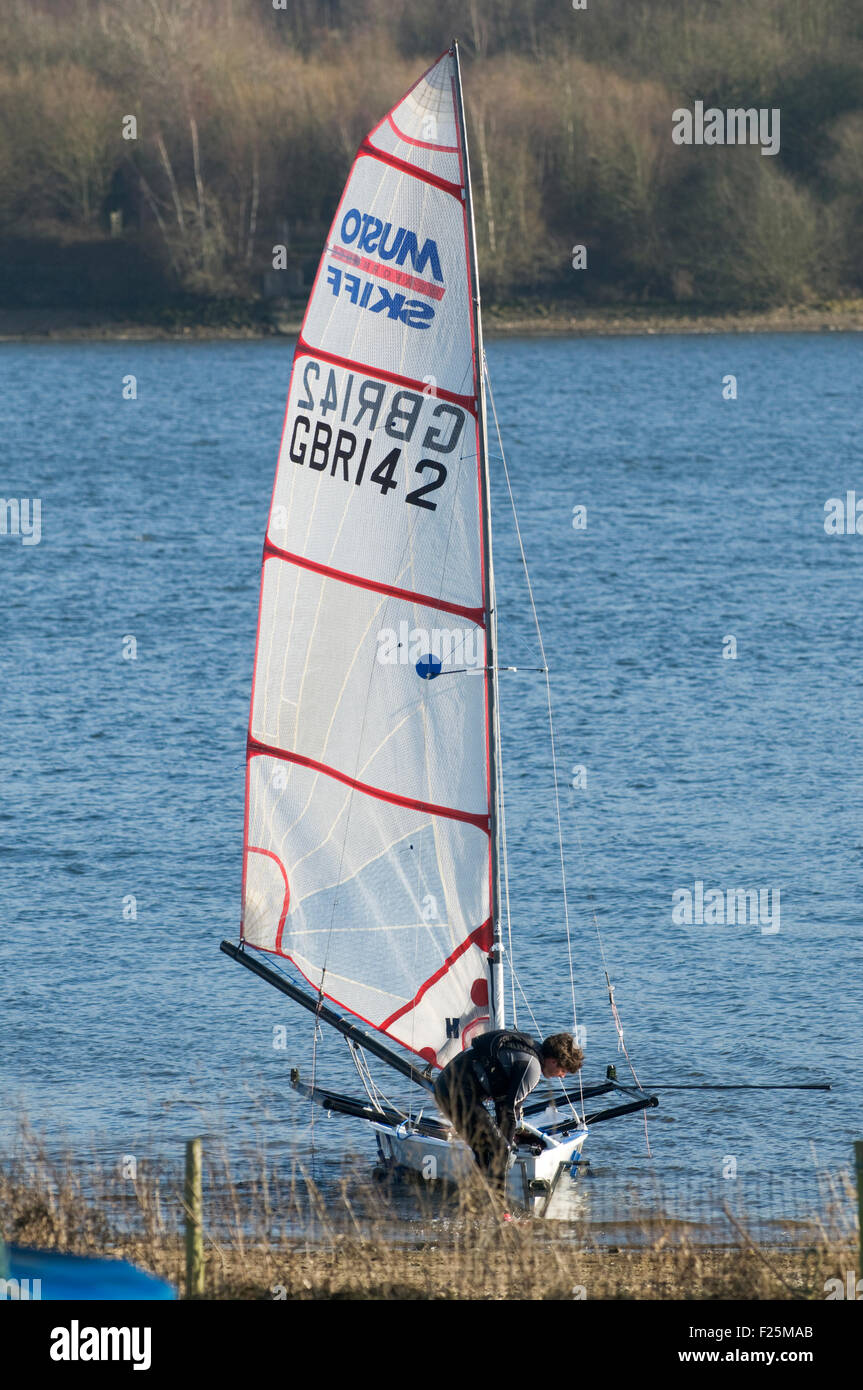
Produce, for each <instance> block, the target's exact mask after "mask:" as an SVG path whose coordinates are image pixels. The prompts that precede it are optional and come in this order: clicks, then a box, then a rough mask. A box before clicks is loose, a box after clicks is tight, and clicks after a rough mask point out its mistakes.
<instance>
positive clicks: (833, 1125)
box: [0, 334, 863, 1224]
mask: <svg viewBox="0 0 863 1390" xmlns="http://www.w3.org/2000/svg"><path fill="white" fill-rule="evenodd" d="M292 348H293V344H292V343H290V342H287V341H265V342H252V343H200V344H182V343H137V342H118V343H109V344H108V343H106V344H96V343H93V344H56V345H50V344H46V345H31V344H27V345H16V344H4V345H0V381H2V393H0V419H2V423H0V429H2V438H3V445H4V448H3V455H4V468H3V479H2V492H3V495H4V497H5V498H6V499H10V498H15V499H19V500H20V499H39V500H40V502H41V523H40V524H41V537H40V539H39V542H38V544H25V543H24V542H25V539H26V537H25V536H23V535H18V536H16V535H14V534H6V535H0V567H2V583H3V605H2V614H0V624H2V679H3V694H2V711H3V729H4V738H3V747H2V801H0V864H2V875H0V918H2V927H3V930H2V937H0V979H2V985H0V997H2V1001H3V1003H2V1009H3V1019H4V1029H3V1032H4V1049H3V1063H2V1068H0V1079H2V1088H3V1095H4V1102H5V1103H4V1107H3V1117H2V1120H0V1141H2V1142H3V1143H9V1142H11V1139H12V1136H13V1134H14V1131H15V1127H16V1124H17V1122H18V1118H19V1117H20V1116H21V1115H22V1114H25V1115H26V1116H27V1117H28V1118H29V1120H30V1122H31V1123H32V1124H33V1125H34V1126H35V1127H36V1128H37V1129H38V1130H39V1131H41V1132H42V1133H44V1135H45V1136H46V1138H47V1140H48V1142H49V1144H51V1145H56V1146H61V1145H64V1144H65V1145H68V1146H69V1147H71V1148H74V1149H76V1150H79V1149H80V1150H81V1151H83V1150H84V1149H87V1150H88V1151H92V1150H94V1149H95V1150H96V1151H97V1152H98V1153H99V1154H101V1155H102V1156H103V1157H105V1158H107V1159H109V1160H111V1161H113V1157H114V1156H116V1158H117V1159H119V1157H120V1156H121V1155H122V1154H129V1153H133V1154H138V1155H142V1156H146V1155H155V1154H166V1153H168V1154H175V1153H177V1152H179V1150H180V1148H181V1144H182V1141H183V1139H184V1138H185V1137H186V1136H188V1135H190V1134H192V1133H198V1132H204V1133H206V1134H207V1135H208V1136H210V1137H211V1138H212V1139H213V1140H214V1141H215V1140H216V1139H218V1141H219V1142H222V1141H224V1142H225V1143H226V1145H227V1146H228V1149H229V1151H231V1152H233V1153H236V1154H240V1152H241V1149H242V1146H243V1144H245V1143H246V1142H248V1141H249V1140H251V1139H253V1138H254V1137H255V1136H260V1135H262V1136H263V1137H264V1138H265V1140H266V1143H267V1145H268V1147H269V1149H270V1151H271V1153H272V1154H273V1155H274V1156H275V1159H276V1161H278V1162H283V1163H285V1164H288V1163H290V1162H291V1161H292V1160H293V1159H294V1158H296V1157H299V1158H300V1159H301V1160H302V1162H303V1163H304V1165H306V1167H307V1168H309V1169H310V1170H311V1171H313V1172H314V1173H315V1175H316V1176H317V1177H318V1179H319V1181H320V1182H321V1183H322V1184H324V1186H326V1185H327V1184H328V1183H330V1182H333V1181H335V1179H336V1177H337V1175H338V1171H339V1168H340V1164H341V1163H342V1162H343V1161H350V1162H352V1163H353V1162H355V1161H356V1160H357V1158H359V1160H360V1161H364V1159H365V1158H366V1157H368V1159H369V1161H371V1159H372V1158H373V1155H374V1143H373V1135H372V1133H371V1131H370V1130H367V1129H365V1128H363V1125H362V1123H361V1122H359V1121H353V1122H352V1121H350V1120H348V1119H343V1118H342V1119H340V1118H338V1117H333V1118H330V1119H328V1118H327V1117H326V1116H325V1115H324V1114H322V1113H320V1112H318V1114H317V1116H316V1117H315V1119H314V1124H312V1116H311V1114H310V1110H309V1106H308V1104H307V1103H306V1102H304V1101H301V1100H299V1099H298V1098H297V1097H296V1096H295V1095H294V1093H293V1092H292V1091H291V1088H290V1084H289V1081H288V1071H289V1068H290V1066H292V1065H296V1066H299V1067H300V1069H301V1071H302V1072H303V1073H304V1074H305V1075H306V1076H307V1077H309V1076H310V1075H311V1071H312V1063H313V1051H314V1052H315V1056H314V1064H315V1068H316V1075H317V1077H318V1079H319V1080H324V1081H326V1082H327V1084H331V1085H333V1086H337V1087H338V1088H340V1089H347V1090H351V1089H352V1086H355V1085H356V1076H355V1073H354V1072H353V1068H352V1065H351V1063H350V1060H349V1058H348V1056H347V1051H346V1049H345V1047H344V1044H343V1043H342V1041H341V1040H340V1039H338V1038H331V1037H322V1038H321V1039H320V1041H319V1043H318V1045H317V1048H316V1049H314V1039H313V1022H312V1020H311V1018H310V1017H309V1016H308V1015H306V1014H304V1013H302V1012H301V1011H300V1010H299V1009H297V1008H296V1007H294V1006H292V1005H291V1004H290V1003H289V1002H288V1001H285V1000H283V999H282V998H281V997H280V996H279V995H278V994H276V992H275V991H272V990H270V989H268V987H267V986H266V985H265V984H263V983H262V982H259V981H257V980H254V979H253V978H252V977H251V976H249V975H248V974H247V973H246V972H244V971H242V970H238V969H237V968H236V966H234V965H233V964H232V963H231V962H230V961H229V960H228V959H227V958H226V957H225V956H224V955H222V954H221V953H220V952H219V942H220V940H221V939H222V938H223V937H229V938H233V939H236V937H237V934H238V921H239V896H240V877H241V842H242V823H243V760H244V749H245V734H246V727H247V720H248V701H249V691H250V683H251V670H252V657H253V650H254V634H255V626H256V615H257V601H258V583H259V573H260V562H261V547H262V542H263V535H264V529H265V524H266V516H267V509H268V505H269V500H270V492H271V487H272V479H273V472H274V468H275V460H276V454H277V450H278V444H279V438H280V432H281V426H282V419H283V414H284V404H285V397H286V393H287V386H288V377H289V372H290V365H291V356H292ZM487 351H488V358H489V366H490V370H491V374H492V381H493V385H494V390H495V397H496V402H497V407H498V413H499V416H500V423H501V429H502V434H503V438H504V442H505V447H506V452H507V460H508V464H509V469H510V474H511V478H512V484H513V489H514V492H515V497H516V502H517V506H518V515H519V522H520V526H521V530H522V536H523V540H524V544H525V548H526V552H527V556H528V561H529V565H530V574H531V580H532V583H533V587H534V594H535V598H536V603H537V609H538V612H539V616H540V621H541V623H542V630H543V637H544V641H545V648H546V653H547V657H548V662H549V666H550V668H551V672H552V676H551V682H552V694H553V701H554V716H555V733H556V740H557V754H558V781H559V787H560V797H561V813H562V818H563V827H564V840H565V845H566V858H567V867H568V871H569V872H568V887H569V910H570V920H571V930H572V950H573V960H574V973H575V985H576V1000H577V1004H578V1022H579V1024H580V1025H581V1027H583V1029H584V1030H585V1040H586V1050H587V1061H586V1064H585V1070H584V1076H585V1078H586V1080H591V1081H595V1080H599V1079H601V1078H602V1077H603V1076H604V1073H605V1067H606V1065H607V1064H608V1063H615V1064H616V1065H617V1068H618V1075H619V1077H620V1079H621V1080H625V1079H626V1078H627V1076H628V1075H629V1071H628V1066H627V1061H626V1058H625V1057H624V1056H623V1055H622V1054H621V1053H620V1052H619V1051H618V1040H617V1036H616V1033H615V1029H614V1026H613V1022H612V1019H611V1013H610V1009H609V1005H608V999H607V993H606V987H605V980H604V975H603V969H604V967H603V961H602V956H601V952H600V945H599V941H598V937H597V932H596V929H595V924H594V918H593V914H594V912H595V913H596V922H597V923H598V926H599V930H600V932H601V936H602V946H603V948H604V952H605V957H606V958H607V963H608V970H609V975H610V977H611V980H612V983H613V985H614V987H615V999H616V1002H617V1006H618V1009H619V1011H620V1016H621V1019H622V1024H623V1028H624V1036H625V1042H626V1048H627V1051H628V1053H629V1056H630V1057H631V1059H632V1062H633V1064H634V1066H635V1069H636V1071H637V1074H638V1076H639V1078H640V1079H641V1081H642V1082H644V1083H647V1084H655V1085H659V1084H660V1083H666V1084H670V1083H677V1084H680V1083H690V1084H692V1083H699V1082H712V1083H721V1084H730V1083H755V1082H772V1083H777V1082H782V1083H790V1082H820V1081H824V1080H830V1081H832V1082H834V1083H836V1088H835V1089H834V1090H833V1091H831V1092H829V1093H825V1092H819V1091H813V1092H810V1093H807V1092H800V1091H739V1092H718V1091H701V1092H699V1091H691V1092H690V1091H682V1092H674V1091H669V1092H668V1093H660V1096H661V1105H660V1108H659V1109H657V1110H655V1111H651V1112H648V1113H649V1119H648V1133H649V1144H650V1156H649V1155H648V1150H647V1146H646V1141H645V1126H644V1122H643V1119H642V1117H641V1116H640V1115H634V1116H627V1117H624V1118H621V1119H616V1120H612V1121H611V1122H609V1123H608V1124H607V1125H605V1124H603V1125H599V1126H597V1127H596V1128H595V1129H594V1130H593V1131H592V1133H591V1135H590V1136H589V1138H588V1141H587V1145H586V1148H585V1156H586V1157H589V1158H590V1160H591V1167H592V1169H593V1172H594V1175H595V1176H594V1179H593V1181H592V1183H591V1184H590V1189H589V1197H588V1202H589V1203H590V1202H592V1203H593V1210H594V1216H595V1219H596V1221H597V1222H599V1223H600V1224H601V1223H602V1221H603V1220H605V1216H604V1215H603V1213H604V1212H605V1211H606V1210H607V1208H606V1206H605V1205H604V1204H607V1203H608V1202H610V1201H612V1198H613V1200H614V1201H624V1200H628V1199H627V1197H626V1194H631V1193H634V1194H637V1195H638V1196H640V1197H642V1198H644V1200H645V1201H649V1199H650V1195H651V1193H654V1192H655V1191H656V1190H657V1187H659V1188H661V1190H662V1192H663V1193H664V1194H665V1196H666V1197H667V1200H668V1202H669V1203H672V1202H674V1201H678V1200H679V1202H682V1203H683V1206H682V1207H680V1209H681V1210H683V1208H684V1207H686V1209H687V1210H691V1208H692V1203H693V1202H696V1201H697V1199H698V1194H699V1193H704V1192H707V1191H708V1190H709V1191H711V1192H712V1191H714V1189H715V1190H716V1191H719V1192H720V1193H732V1192H733V1193H737V1194H741V1193H742V1194H743V1195H744V1196H745V1199H746V1202H745V1204H746V1205H747V1208H748V1210H750V1211H751V1212H752V1213H753V1215H755V1216H757V1217H759V1218H763V1219H770V1218H778V1217H781V1216H792V1215H794V1214H798V1215H799V1214H801V1213H805V1212H807V1211H808V1210H811V1209H812V1207H813V1204H814V1203H815V1201H816V1197H817V1191H816V1172H817V1170H818V1169H826V1170H827V1171H829V1172H835V1171H836V1170H837V1169H839V1168H841V1167H843V1166H844V1167H846V1168H847V1167H848V1165H849V1163H850V1158H851V1143H852V1141H853V1140H854V1139H855V1138H860V1137H863V1124H861V1086H863V1061H861V1047H860V1040H859V1033H860V995H861V983H863V945H861V931H860V921H861V902H863V814H861V811H863V698H861V697H863V618H861V595H863V535H857V534H850V535H828V534H827V532H826V531H825V503H827V502H828V499H831V498H838V499H843V501H844V499H845V497H846V494H847V493H848V492H849V491H853V490H854V489H855V488H856V489H857V490H858V491H859V494H860V496H861V499H863V473H861V470H860V443H859V416H860V400H861V379H863V341H861V338H860V337H859V336H858V335H854V334H848V335H844V334H824V335H805V336H804V335H800V336H791V335H764V336H761V335H742V336H733V337H732V336H716V337H691V336H668V337H641V338H636V337H633V338H605V339H602V338H598V339H564V338H554V339H541V338H534V339H510V340H498V341H492V342H491V343H490V344H488V347H487ZM729 374H731V375H733V376H734V377H735V378H736V383H737V398H736V399H725V398H724V396H723V380H724V379H726V378H727V377H728V376H729ZM130 376H134V378H135V380H136V388H137V398H136V399H124V398H123V391H124V379H128V378H129V377H130ZM127 391H128V385H127ZM727 394H728V390H727V389H726V395H727ZM492 472H493V479H492V495H493V510H494V518H495V531H494V546H495V563H496V583H497V591H498V602H499V625H500V628H499V640H500V650H499V657H500V660H501V662H502V663H503V664H510V665H519V664H521V665H524V666H530V665H533V666H536V665H537V664H539V663H538V660H537V656H538V650H537V645H536V641H535V635H534V632H533V626H532V618H531V614H530V606H529V601H528V597H527V591H526V587H525V582H524V576H523V573H522V571H521V565H520V560H519V553H518V546H517V542H516V537H515V534H514V528H513V525H512V518H511V514H510V513H509V503H508V497H507V490H506V484H505V480H504V478H503V475H502V470H501V468H500V465H499V463H498V461H497V459H495V460H494V461H493V463H492ZM852 505H853V503H852ZM575 508H586V525H585V526H580V525H578V524H576V525H574V524H573V523H574V522H576V523H579V522H580V521H581V520H582V519H583V518H584V513H581V512H577V511H574V509H575ZM25 515H26V513H25ZM861 528H863V521H861ZM7 529H8V528H7ZM34 538H35V537H34ZM501 682H502V699H501V703H502V718H503V749H504V769H505V776H506V789H507V825H508V847H509V877H510V898H511V911H512V922H513V939H514V962H515V967H516V971H517V974H518V979H519V981H520V984H521V986H522V987H523V990H524V993H525V995H526V996H527V999H528V1000H529V1001H530V1005H531V1007H532V1009H533V1013H534V1015H535V1018H536V1020H537V1026H538V1027H539V1028H540V1029H542V1030H543V1031H555V1030H557V1029H561V1028H568V1027H570V1026H571V1025H572V1021H573V1020H572V1013H571V1006H570V985H569V966H568V961H567V947H566V937H565V930H564V926H563V917H562V911H561V895H560V864H559V849H558V844H557V828H556V817H555V810H554V798H553V783H552V770H551V764H550V760H549V755H548V741H547V738H546V739H544V738H543V729H544V728H546V727H547V725H546V707H545V693H544V684H543V682H542V677H541V676H539V675H537V674H533V673H531V672H529V671H525V672H520V673H510V674H505V675H502V677H501ZM578 769H581V771H578ZM573 783H575V784H576V785H575V786H573ZM699 885H700V887H699ZM738 889H739V890H748V891H750V892H756V893H760V894H761V897H760V900H759V906H760V907H761V908H762V912H761V915H760V916H759V917H757V920H751V918H750V920H747V921H746V922H745V923H742V924H741V923H740V922H737V921H735V922H734V923H733V924H730V923H729V922H728V921H727V920H723V919H727V915H728V914H727V912H726V910H725V908H726V903H727V901H728V894H729V892H730V893H731V894H732V896H733V894H734V892H735V890H738ZM711 890H717V891H714V893H713V894H712V896H711ZM720 892H721V894H722V900H721V901H722V913H721V914H720V912H719V909H718V907H717V904H718V903H719V902H720V898H719V893H720ZM687 894H688V895H689V899H687ZM688 900H691V904H692V911H691V913H688V914H687V911H686V904H687V901H688ZM705 901H706V903H707V905H708V906H707V908H706V909H705V908H702V909H701V911H700V912H699V903H700V902H705ZM741 901H742V900H741ZM749 901H750V900H749V899H747V902H749ZM710 904H712V908H711V906H710ZM675 905H676V907H675ZM687 916H688V917H689V920H686V919H687ZM699 917H700V918H701V920H698V919H699ZM517 1002H518V1004H519V1015H518V1018H519V1022H520V1024H521V1025H522V1026H525V1027H528V1028H530V1027H531V1018H530V1015H529V1014H528V1012H527V1011H526V1008H525V1005H524V1001H523V999H522V996H521V994H519V995H518V1000H517ZM281 1024H284V1025H286V1027H287V1046H286V1047H285V1048H284V1049H280V1048H278V1047H275V1046H274V1036H275V1035H274V1029H275V1028H277V1027H278V1025H281ZM390 1094H391V1095H392V1096H393V1098H395V1099H398V1098H399V1097H400V1096H401V1095H402V1094H403V1091H402V1084H401V1082H397V1083H396V1084H395V1087H394V1088H392V1089H391V1091H390ZM675 1194H676V1195H675ZM687 1204H689V1205H688V1206H687ZM608 1209H610V1208H608ZM588 1215H589V1213H588Z"/></svg>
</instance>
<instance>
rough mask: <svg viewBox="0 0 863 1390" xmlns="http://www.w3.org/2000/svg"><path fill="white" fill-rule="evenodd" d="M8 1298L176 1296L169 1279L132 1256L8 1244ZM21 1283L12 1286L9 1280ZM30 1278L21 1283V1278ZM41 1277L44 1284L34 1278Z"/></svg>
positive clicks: (136, 1297)
mask: <svg viewBox="0 0 863 1390" xmlns="http://www.w3.org/2000/svg"><path fill="white" fill-rule="evenodd" d="M6 1250H7V1255H8V1269H7V1271H6V1279H7V1289H6V1298H7V1299H8V1298H10V1297H12V1298H15V1297H18V1298H22V1297H23V1298H27V1297H29V1298H31V1299H36V1298H41V1299H42V1300H43V1301H44V1300H45V1299H60V1298H68V1299H74V1300H75V1301H76V1302H77V1301H78V1300H80V1299H100V1298H101V1299H155V1298H176V1297H177V1292H176V1289H174V1287H173V1286H172V1285H171V1284H169V1283H168V1282H167V1281H166V1280H165V1279H158V1278H157V1277H156V1275H155V1274H147V1272H146V1271H145V1270H143V1269H138V1268H137V1267H136V1266H135V1265H133V1264H129V1261H128V1260H96V1259H91V1258H90V1257H89V1256H88V1255H58V1254H57V1253H56V1252H55V1251H53V1250H28V1249H27V1248H26V1247H25V1246H23V1245H9V1246H7V1247H6ZM12 1279H16V1280H18V1281H19V1285H18V1287H17V1288H16V1286H15V1285H12V1286H11V1287H10V1286H9V1285H8V1281H9V1280H12ZM23 1279H27V1280H29V1284H28V1285H26V1286H25V1287H21V1285H20V1281H21V1280H23ZM35 1279H39V1280H41V1287H38V1289H37V1287H34V1283H33V1281H34V1280H35Z"/></svg>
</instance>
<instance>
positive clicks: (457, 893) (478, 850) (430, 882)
mask: <svg viewBox="0 0 863 1390" xmlns="http://www.w3.org/2000/svg"><path fill="white" fill-rule="evenodd" d="M478 304H479V299H478V287H477V283H476V272H475V250H474V239H473V219H472V212H471V203H470V181H469V169H468V163H467V148H466V142H465V132H464V116H463V110H462V105H461V88H460V80H459V72H458V56H457V52H456V51H455V49H453V50H452V51H450V52H449V53H446V54H444V55H443V56H442V57H441V58H440V59H439V61H438V62H437V63H435V64H434V65H433V66H432V67H431V68H430V69H429V70H428V71H427V72H426V73H425V74H424V76H423V77H421V78H420V79H419V81H418V82H417V83H416V84H415V85H414V86H413V87H412V88H411V90H410V91H409V92H408V93H407V95H406V96H405V97H404V98H403V99H402V100H401V101H400V102H399V103H398V104H397V105H396V106H395V107H393V109H392V110H391V111H390V112H389V113H388V114H387V115H386V116H385V117H384V119H383V120H382V121H381V122H380V124H379V125H377V126H375V128H374V129H373V130H372V131H371V132H370V133H369V135H368V136H367V137H366V139H365V140H364V141H363V143H362V145H361V146H360V149H359V151H358V154H357V157H356V160H355V162H354V165H353V168H352V169H351V172H350V176H349V178H348V181H347V184H346V186H345V190H344V193H343V195H342V198H341V201H340V203H339V206H338V208H337V210H336V214H335V217H334V219H333V223H332V226H331V228H330V232H329V236H328V238H327V244H326V248H325V250H324V254H323V256H322V258H321V261H320V265H319V266H318V271H317V275H316V277H315V282H314V287H313V289H312V294H311V297H310V300H309V304H308V308H307V310H306V316H305V319H304V322H303V327H302V330H301V333H300V338H299V341H298V344H297V348H296V353H295V356H294V362H293V369H292V373H291V380H290V386H289V391H288V405H287V413H286V417H285V427H284V433H283V438H282V444H281V449H280V453H279V461H278V467H277V472H276V480H275V486H274V490H273V498H272V504H271V509H270V516H269V522H268V526H267V534H266V541H265V545H264V559H263V566H262V577H261V594H260V610H259V619H258V638H257V648H256V654H255V669H254V680H253V686H252V702H251V718H250V726H249V741H248V760H247V774H246V820H245V852H244V868H243V923H242V936H243V940H244V942H245V943H246V945H247V946H250V947H255V948H257V949H259V950H262V951H268V952H272V953H274V954H275V955H277V956H281V957H283V958H285V959H287V960H289V961H290V962H291V963H292V964H293V966H294V967H295V968H296V969H297V970H298V971H299V972H300V973H301V974H302V975H303V976H304V977H305V979H306V980H307V981H308V982H309V983H310V985H311V986H312V987H313V989H314V991H315V993H316V994H317V993H318V992H319V993H320V995H321V996H323V997H325V998H327V999H329V1000H331V1001H333V1002H334V1003H336V1004H337V1005H339V1006H340V1007H342V1008H343V1009H345V1010H347V1011H349V1012H350V1013H352V1014H354V1015H356V1016H357V1017H359V1018H360V1019H362V1020H364V1021H365V1022H366V1023H369V1024H371V1025H373V1027H375V1028H377V1029H379V1030H380V1031H381V1032H382V1033H384V1034H386V1035H388V1036H389V1037H390V1038H392V1039H395V1040H396V1041H397V1042H399V1043H402V1044H403V1045H404V1046H406V1047H408V1048H410V1049H412V1050H413V1051H414V1052H416V1053H418V1054H419V1055H420V1056H421V1057H423V1058H424V1059H426V1060H427V1061H428V1062H430V1063H432V1064H435V1065H443V1064H444V1063H445V1062H446V1061H447V1060H449V1059H450V1058H451V1057H452V1056H454V1055H455V1053H456V1052H457V1051H459V1050H461V1049H462V1048H464V1047H466V1046H469V1044H470V1041H471V1038H472V1037H473V1036H475V1034H476V1032H477V1031H478V1030H479V1031H481V1030H483V1029H484V1028H486V1027H488V1026H489V1021H490V1020H492V1021H493V1022H494V1021H499V1020H500V1019H501V1017H502V1013H501V1008H502V1000H501V999H500V994H501V991H500V989H499V988H497V985H496V975H497V971H496V969H495V966H493V964H492V959H493V957H494V959H495V960H496V959H497V954H496V951H495V949H494V948H495V943H496V935H495V932H494V931H493V919H494V918H495V915H496V908H495V902H496V882H495V881H496V846H495V836H496V824H495V767H494V748H495V738H494V718H495V716H494V694H495V692H494V682H493V678H492V671H491V667H492V665H493V660H494V656H493V641H492V638H493V630H492V623H493V618H492V615H493V609H494V605H493V595H492V592H491V562H490V559H491V557H490V526H489V520H488V497H487V482H486V473H485V466H486V465H485V444H484V440H485V424H484V406H483V392H482V373H481V366H480V364H481V354H482V345H481V341H480V325H479V311H478ZM495 995H497V998H495Z"/></svg>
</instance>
